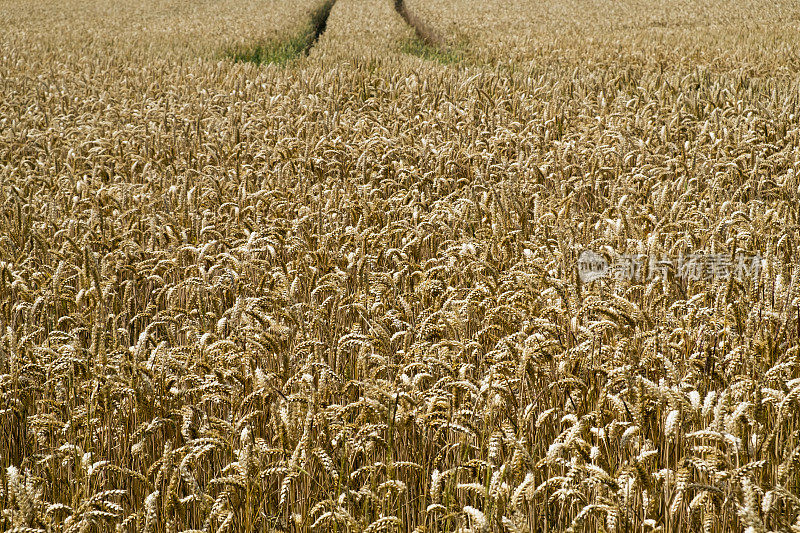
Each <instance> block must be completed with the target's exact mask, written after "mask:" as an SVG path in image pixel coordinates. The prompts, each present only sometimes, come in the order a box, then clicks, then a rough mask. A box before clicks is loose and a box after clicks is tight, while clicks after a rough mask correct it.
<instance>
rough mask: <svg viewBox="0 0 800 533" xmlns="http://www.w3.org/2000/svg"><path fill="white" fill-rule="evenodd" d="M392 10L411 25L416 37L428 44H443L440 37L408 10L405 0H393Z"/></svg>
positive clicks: (437, 45) (436, 45)
mask: <svg viewBox="0 0 800 533" xmlns="http://www.w3.org/2000/svg"><path fill="white" fill-rule="evenodd" d="M394 10H395V11H397V14H398V15H400V17H402V19H403V20H404V21H405V23H406V24H408V25H409V26H411V29H413V30H414V33H416V34H417V38H418V39H419V40H421V41H422V42H423V43H425V44H426V45H428V46H435V47H439V46H442V45H443V44H444V40H443V39H442V37H441V36H440V35H439V34H438V33H436V31H434V30H433V28H431V27H430V26H428V25H427V24H426V23H425V21H423V20H422V19H421V18H419V17H418V16H416V15H415V14H414V13H412V12H411V11H409V9H408V6H406V3H405V0H394Z"/></svg>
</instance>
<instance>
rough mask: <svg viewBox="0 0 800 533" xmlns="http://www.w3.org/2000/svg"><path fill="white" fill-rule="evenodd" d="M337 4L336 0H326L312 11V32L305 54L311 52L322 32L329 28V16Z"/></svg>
mask: <svg viewBox="0 0 800 533" xmlns="http://www.w3.org/2000/svg"><path fill="white" fill-rule="evenodd" d="M335 4H336V0H325V2H323V3H322V5H320V6H319V7H318V8H317V9H315V10H314V11H313V12H312V13H311V27H312V34H311V38H310V39H309V41H308V44H307V46H306V49H305V50H304V51H303V52H304V53H305V55H308V54H310V53H311V49H312V48H314V45H316V44H317V41H319V39H320V37H322V34H323V33H325V30H326V29H328V18H329V17H330V16H331V10H333V6H334V5H335Z"/></svg>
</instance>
